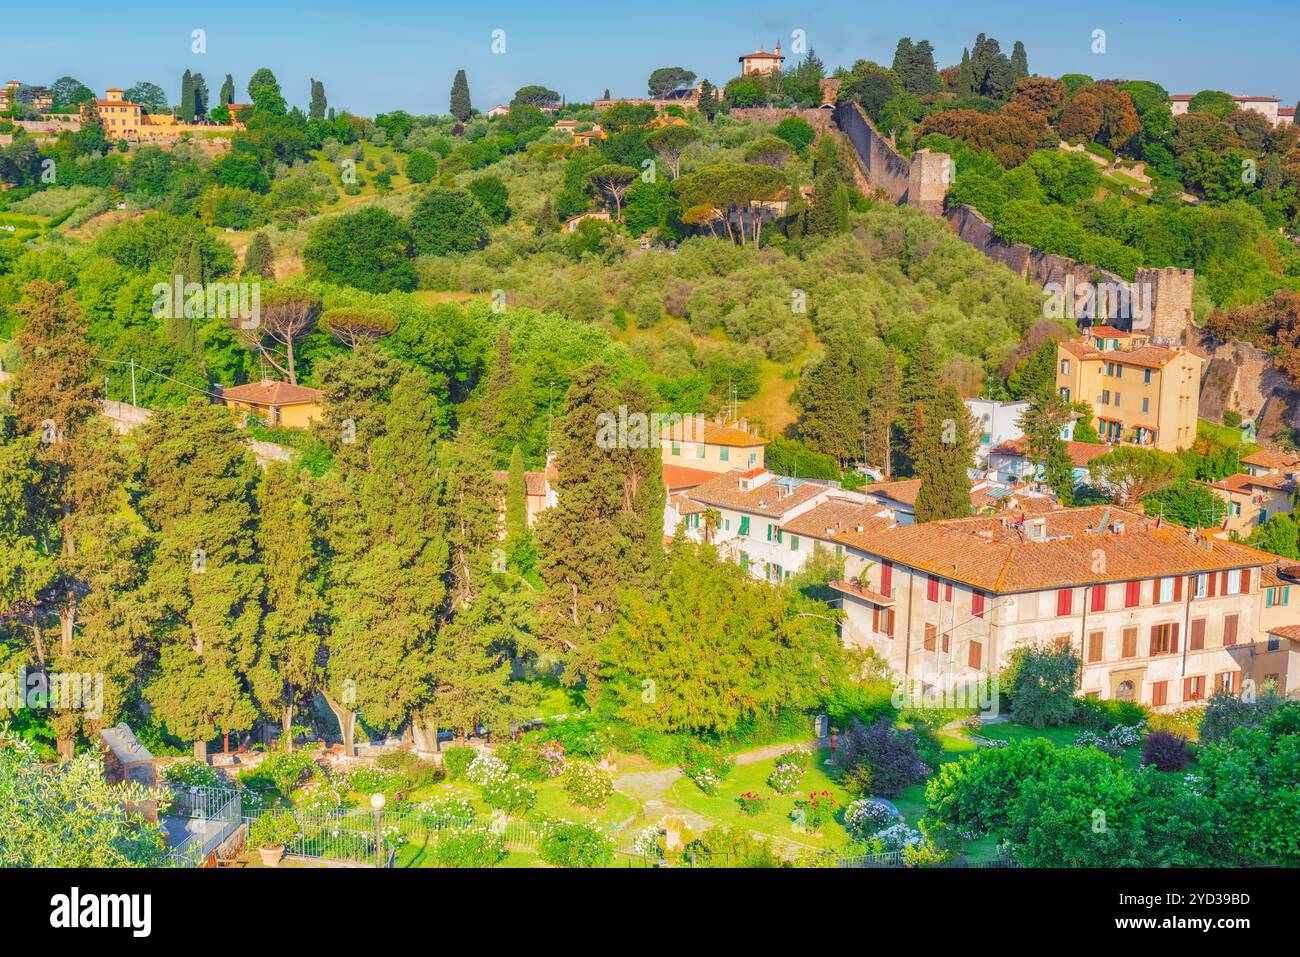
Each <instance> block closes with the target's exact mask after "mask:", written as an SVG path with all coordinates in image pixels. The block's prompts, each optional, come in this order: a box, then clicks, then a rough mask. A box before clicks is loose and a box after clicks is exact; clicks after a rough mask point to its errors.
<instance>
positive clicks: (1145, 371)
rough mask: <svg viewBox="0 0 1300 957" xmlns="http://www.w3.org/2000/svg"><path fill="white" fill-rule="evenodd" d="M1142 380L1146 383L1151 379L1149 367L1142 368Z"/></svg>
mask: <svg viewBox="0 0 1300 957" xmlns="http://www.w3.org/2000/svg"><path fill="white" fill-rule="evenodd" d="M1142 381H1143V382H1147V383H1149V382H1150V381H1151V370H1150V369H1143V370H1142Z"/></svg>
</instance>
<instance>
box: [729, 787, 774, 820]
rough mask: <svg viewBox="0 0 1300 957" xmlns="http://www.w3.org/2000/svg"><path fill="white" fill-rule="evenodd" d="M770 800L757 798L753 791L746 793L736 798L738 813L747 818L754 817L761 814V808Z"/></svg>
mask: <svg viewBox="0 0 1300 957" xmlns="http://www.w3.org/2000/svg"><path fill="white" fill-rule="evenodd" d="M770 800H771V798H765V797H759V796H758V795H757V794H755V793H754V792H753V791H746V792H745V793H744V794H742V795H741V796H740V797H738V798H736V803H737V804H739V805H740V812H741V813H742V814H746V815H748V816H749V817H755V816H757V815H759V814H762V813H763V808H764V807H766V806H767V802H768V801H770Z"/></svg>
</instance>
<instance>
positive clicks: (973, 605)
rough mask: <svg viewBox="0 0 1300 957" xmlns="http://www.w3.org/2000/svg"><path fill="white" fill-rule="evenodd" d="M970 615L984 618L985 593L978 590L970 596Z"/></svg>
mask: <svg viewBox="0 0 1300 957" xmlns="http://www.w3.org/2000/svg"><path fill="white" fill-rule="evenodd" d="M970 613H971V615H972V616H974V617H975V618H983V617H984V592H982V591H980V590H979V589H978V588H977V589H975V590H974V591H973V592H971V595H970Z"/></svg>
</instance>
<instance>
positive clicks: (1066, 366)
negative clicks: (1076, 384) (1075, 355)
mask: <svg viewBox="0 0 1300 957" xmlns="http://www.w3.org/2000/svg"><path fill="white" fill-rule="evenodd" d="M1069 374H1070V360H1069V359H1062V360H1061V375H1069Z"/></svg>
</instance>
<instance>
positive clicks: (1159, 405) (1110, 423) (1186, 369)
mask: <svg viewBox="0 0 1300 957" xmlns="http://www.w3.org/2000/svg"><path fill="white" fill-rule="evenodd" d="M1056 360H1057V364H1056V388H1057V391H1058V392H1059V393H1060V394H1061V396H1062V397H1063V398H1065V399H1066V400H1067V401H1069V402H1085V403H1087V404H1088V405H1090V406H1091V407H1092V412H1093V425H1094V426H1095V427H1096V429H1097V433H1098V434H1099V435H1100V436H1101V438H1102V441H1105V442H1131V443H1134V444H1137V445H1147V446H1151V447H1153V448H1157V449H1162V450H1164V451H1166V452H1180V451H1182V450H1183V449H1186V448H1190V447H1191V445H1192V443H1193V442H1194V441H1196V420H1197V413H1198V411H1199V408H1200V388H1201V363H1202V360H1201V358H1200V356H1197V355H1196V354H1195V353H1192V352H1188V351H1187V350H1186V349H1183V348H1181V347H1179V346H1165V345H1156V344H1154V343H1152V342H1151V341H1150V339H1149V338H1147V337H1146V336H1143V335H1139V334H1137V333H1132V332H1123V331H1121V330H1119V329H1113V328H1110V327H1106V326H1099V327H1092V328H1090V329H1089V330H1087V331H1086V333H1085V336H1084V338H1083V339H1073V340H1066V341H1063V342H1061V343H1060V344H1059V345H1058V346H1057V353H1056Z"/></svg>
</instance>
